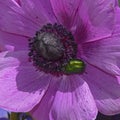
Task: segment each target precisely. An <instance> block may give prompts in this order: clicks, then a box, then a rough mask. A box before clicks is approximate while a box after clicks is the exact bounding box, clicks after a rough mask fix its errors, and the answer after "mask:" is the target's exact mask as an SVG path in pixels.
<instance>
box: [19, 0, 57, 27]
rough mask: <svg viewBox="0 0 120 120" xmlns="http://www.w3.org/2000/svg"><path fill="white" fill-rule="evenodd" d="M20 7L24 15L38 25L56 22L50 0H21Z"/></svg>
mask: <svg viewBox="0 0 120 120" xmlns="http://www.w3.org/2000/svg"><path fill="white" fill-rule="evenodd" d="M21 7H22V10H23V11H24V12H25V13H26V15H25V16H27V17H28V18H29V19H31V20H32V21H34V22H35V23H37V24H38V26H39V27H41V25H44V24H46V23H54V22H56V18H55V15H54V13H53V10H52V7H51V3H50V0H35V1H34V0H21Z"/></svg>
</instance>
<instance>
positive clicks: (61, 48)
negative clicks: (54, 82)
mask: <svg viewBox="0 0 120 120" xmlns="http://www.w3.org/2000/svg"><path fill="white" fill-rule="evenodd" d="M29 49H30V52H29V57H30V60H31V61H32V62H33V65H34V66H36V68H37V69H38V70H42V71H44V72H47V73H51V74H57V75H60V74H64V73H65V71H64V68H65V66H66V65H67V63H68V62H69V61H70V60H72V59H75V58H76V54H77V44H76V42H75V41H74V38H73V36H72V34H71V32H69V31H68V30H67V29H66V28H64V27H63V26H62V25H58V24H56V23H55V24H54V25H52V24H47V25H44V26H43V27H42V29H41V30H39V31H37V32H36V35H35V37H33V38H31V39H30V40H29Z"/></svg>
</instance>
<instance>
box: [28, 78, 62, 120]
mask: <svg viewBox="0 0 120 120" xmlns="http://www.w3.org/2000/svg"><path fill="white" fill-rule="evenodd" d="M60 80H61V78H60V77H59V78H58V77H53V78H52V79H51V81H50V84H49V87H48V90H47V92H46V93H45V95H44V96H43V98H42V100H41V101H40V103H39V104H38V105H36V107H34V109H32V111H30V113H31V115H32V117H33V118H34V119H35V120H50V118H49V113H50V109H51V106H52V104H53V101H54V97H55V94H56V91H57V88H58V85H59V82H60Z"/></svg>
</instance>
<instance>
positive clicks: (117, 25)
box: [113, 7, 120, 35]
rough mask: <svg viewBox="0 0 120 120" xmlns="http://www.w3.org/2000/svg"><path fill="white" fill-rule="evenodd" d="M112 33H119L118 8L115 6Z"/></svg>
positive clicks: (119, 12) (119, 15)
mask: <svg viewBox="0 0 120 120" xmlns="http://www.w3.org/2000/svg"><path fill="white" fill-rule="evenodd" d="M113 34H114V35H115V34H120V8H119V7H116V10H115V26H114V32H113Z"/></svg>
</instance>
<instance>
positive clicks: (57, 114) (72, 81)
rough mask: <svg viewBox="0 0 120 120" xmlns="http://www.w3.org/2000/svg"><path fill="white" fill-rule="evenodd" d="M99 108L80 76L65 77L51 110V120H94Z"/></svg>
mask: <svg viewBox="0 0 120 120" xmlns="http://www.w3.org/2000/svg"><path fill="white" fill-rule="evenodd" d="M96 115H97V108H96V104H95V102H94V99H93V97H92V95H91V92H90V90H89V87H88V85H87V84H86V82H84V81H83V80H82V79H81V77H80V76H79V75H72V76H64V77H63V79H62V81H61V83H60V85H59V87H58V90H57V92H56V95H55V98H54V102H53V105H52V107H51V110H50V120H94V119H95V118H96Z"/></svg>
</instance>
